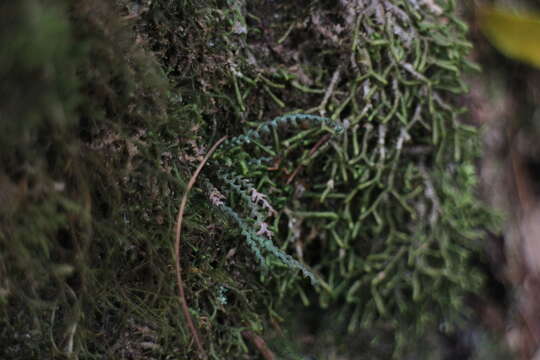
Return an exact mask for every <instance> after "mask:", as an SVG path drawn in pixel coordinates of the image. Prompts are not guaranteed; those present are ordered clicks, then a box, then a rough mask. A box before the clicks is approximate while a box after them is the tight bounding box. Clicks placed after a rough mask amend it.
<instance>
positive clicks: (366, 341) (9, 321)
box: [0, 0, 493, 359]
mask: <svg viewBox="0 0 540 360" xmlns="http://www.w3.org/2000/svg"><path fill="white" fill-rule="evenodd" d="M116 4H117V5H118V7H114V6H112V5H110V4H109V3H108V2H106V1H98V2H94V1H92V2H90V1H86V0H78V1H76V2H74V3H71V2H70V3H69V4H68V2H67V1H63V0H55V1H53V2H51V3H50V4H49V3H48V4H47V7H45V6H43V5H42V4H41V2H39V1H38V0H25V1H21V2H7V3H6V4H2V5H0V10H1V11H0V16H1V17H2V19H3V20H4V19H8V20H9V21H7V20H6V21H1V22H0V39H1V40H2V43H3V44H5V46H6V47H7V48H9V49H10V51H9V54H10V55H9V56H5V57H2V59H0V65H1V66H0V73H1V75H2V79H3V81H2V83H1V84H0V89H1V96H0V110H1V112H0V116H1V118H2V119H1V120H2V121H0V147H1V148H0V158H1V160H2V161H1V163H0V198H1V200H2V201H1V202H0V311H1V314H2V315H1V317H0V328H1V330H0V354H1V355H2V358H6V359H9V358H20V357H25V358H36V357H39V358H47V357H51V356H52V357H76V356H78V357H79V358H89V359H91V358H102V357H103V356H106V357H111V358H130V357H138V358H167V357H173V358H179V359H186V358H194V357H195V354H194V350H193V349H192V348H191V339H190V335H189V332H188V331H187V330H186V328H185V326H184V321H183V319H182V316H181V312H180V311H179V303H178V299H177V298H176V289H175V284H174V276H173V272H172V271H171V265H172V263H173V262H172V256H171V248H172V236H171V232H172V229H173V228H174V222H175V214H176V209H177V206H178V200H179V197H180V195H181V193H182V191H183V189H184V186H185V184H184V179H186V178H187V177H188V175H189V174H190V173H191V172H192V171H193V170H194V168H195V167H196V165H197V162H198V159H199V158H200V156H201V154H203V153H204V148H205V145H208V144H212V143H213V142H214V141H215V139H216V138H217V137H218V136H219V135H220V134H224V133H226V134H243V135H240V136H237V137H232V139H231V140H230V141H229V143H228V144H227V146H225V147H224V148H223V149H221V150H220V151H219V152H218V153H217V154H216V156H215V157H214V159H213V160H212V161H211V162H210V163H209V164H208V165H209V166H207V168H206V169H205V176H206V178H207V180H208V181H209V182H212V183H213V184H215V185H217V186H219V188H220V189H221V191H222V192H223V193H224V194H226V195H227V196H226V200H227V205H225V198H224V197H219V196H218V197H215V198H214V200H216V199H217V200H219V201H222V204H221V205H219V204H218V206H219V207H220V208H221V210H222V211H216V210H215V209H214V207H212V206H211V204H210V203H209V202H208V200H207V196H206V190H207V189H204V188H201V187H199V188H198V189H194V191H193V192H194V193H195V194H194V195H193V198H192V199H191V200H190V203H189V206H188V212H187V216H186V218H185V227H186V229H185V233H184V236H185V237H184V238H183V249H182V254H183V255H182V259H181V260H182V267H183V269H184V275H185V285H186V294H187V298H188V303H189V306H190V310H191V312H192V314H193V317H194V319H195V321H196V323H197V326H198V328H199V330H200V332H201V335H202V338H203V339H205V347H206V348H207V350H208V353H209V355H210V358H212V359H232V358H240V357H242V356H245V357H251V358H255V357H256V356H257V350H256V349H254V348H252V347H251V345H250V344H248V343H247V342H246V340H245V339H244V338H243V337H242V331H243V330H246V329H249V330H252V331H255V332H258V333H263V332H265V331H268V328H269V324H270V323H273V324H277V323H280V322H281V323H282V322H284V320H283V316H284V315H283V314H284V313H285V308H286V307H287V306H290V305H291V304H293V303H295V302H297V300H298V299H301V300H302V302H303V303H304V304H306V305H308V304H311V305H312V306H311V308H309V309H310V310H313V309H315V311H312V312H311V313H310V318H311V319H312V320H311V324H314V326H315V327H316V326H319V327H320V328H323V327H327V324H328V323H329V322H330V323H331V324H332V327H333V328H335V329H336V332H335V333H334V334H333V339H332V340H330V338H331V336H326V337H325V338H324V339H325V341H324V344H326V345H328V346H327V347H331V346H332V344H336V343H339V341H338V340H339V339H336V338H340V337H341V335H342V334H344V333H346V332H347V331H348V333H349V334H350V335H349V336H351V337H354V338H360V339H361V340H362V341H361V344H362V345H363V346H364V348H363V349H362V351H364V352H366V353H369V352H370V351H372V350H373V351H375V352H377V353H381V354H382V355H381V356H380V357H382V358H384V357H385V356H386V358H388V356H389V354H390V353H391V352H393V351H394V350H395V349H396V346H395V345H396V341H397V342H398V343H400V342H401V344H403V343H404V342H405V337H404V334H406V333H407V331H408V330H411V329H412V330H413V332H414V333H415V334H420V333H422V331H425V329H426V328H427V326H428V325H429V326H431V325H433V324H435V325H439V324H441V323H443V322H448V323H451V322H452V321H453V319H455V318H460V317H462V316H463V315H464V313H465V311H464V309H463V308H462V302H461V300H462V298H463V296H465V295H466V294H467V293H468V292H470V291H474V290H475V289H477V288H478V287H479V286H480V285H481V282H482V279H481V278H482V276H481V273H480V272H479V271H478V269H477V268H476V267H475V266H474V263H473V261H472V259H473V257H475V256H477V255H478V253H479V251H478V239H479V237H480V236H481V231H482V229H483V228H484V227H490V226H491V223H492V222H493V217H492V216H491V215H490V214H489V213H488V212H486V211H485V209H483V208H482V206H481V205H479V203H478V200H477V199H476V197H475V196H474V189H473V188H474V186H475V180H474V173H473V171H472V170H473V165H472V164H473V162H474V159H475V157H476V156H477V153H478V151H477V135H476V132H475V130H474V129H471V128H469V127H467V126H464V125H463V124H461V123H459V122H458V116H459V115H460V113H461V112H462V110H461V109H460V108H459V106H457V105H456V104H457V103H458V102H457V100H456V98H455V96H454V95H453V94H455V93H461V92H463V91H464V90H465V88H466V87H465V85H464V84H463V81H462V80H461V78H460V73H461V71H462V70H464V69H466V68H467V67H468V64H467V62H466V60H465V56H466V54H467V52H468V49H469V48H470V45H469V44H468V43H467V42H466V41H465V40H464V32H465V30H466V29H465V27H464V26H463V25H462V24H461V22H460V21H459V20H458V19H456V18H455V15H454V14H453V13H454V8H453V2H452V1H444V2H441V6H442V7H441V8H439V7H438V6H435V7H434V6H433V3H432V2H428V1H400V0H393V1H389V0H381V1H375V0H372V1H363V2H358V1H346V0H344V1H341V2H340V3H339V5H336V4H335V3H332V4H330V3H328V2H325V1H307V0H306V1H296V2H279V1H276V2H268V1H262V0H261V1H250V2H244V1H234V2H221V1H213V0H201V1H169V0H157V1H152V2H151V4H149V3H145V4H146V5H147V7H146V8H145V7H143V10H141V13H138V14H135V16H126V17H123V15H125V12H122V11H123V10H125V9H126V8H130V6H131V5H133V4H131V2H130V1H128V0H119V1H118V2H116ZM430 4H431V5H430ZM123 5H124V6H123ZM441 11H442V12H443V13H442V15H441V14H440V12H441ZM6 14H7V15H6ZM269 14H271V16H269ZM14 19H22V20H21V21H15V20H14ZM53 38H54V40H55V41H47V39H53ZM141 44H142V46H148V48H150V49H151V50H152V52H153V55H149V53H148V51H145V50H144V49H143V47H142V46H141ZM38 50H39V51H38ZM156 59H157V61H155V60H156ZM158 62H159V63H158ZM21 104H22V105H28V106H21ZM284 113H285V114H288V115H285V116H278V115H280V114H284ZM276 116H278V117H277V118H276ZM271 118H274V120H272V121H270V122H264V121H263V119H271ZM328 119H330V120H328ZM15 120H17V121H15ZM334 124H338V126H335V125H334ZM234 174H239V176H237V175H234ZM226 189H228V190H226ZM211 191H212V190H211ZM226 191H227V192H226ZM257 194H258V195H257ZM262 194H265V195H266V197H264V196H263V195H262ZM253 195H255V198H254V199H252V196H253ZM266 204H268V206H267V205H266ZM270 204H271V205H270ZM270 208H271V209H274V210H275V212H276V213H275V214H274V213H273V211H272V210H270ZM223 212H225V213H226V215H227V216H225V215H224V214H223ZM269 212H270V213H272V214H273V215H272V216H270V215H269ZM231 220H232V221H231ZM270 220H271V221H270ZM263 223H266V224H267V225H268V226H267V227H266V228H262V224H263ZM242 232H243V233H244V237H240V236H238V235H239V234H241V233H242ZM259 232H260V234H258V233H259ZM270 233H272V234H273V236H272V240H271V241H269V240H270V239H269V236H270V235H269V234H270ZM246 240H247V244H248V246H247V247H246V246H245V245H246ZM250 250H251V251H250ZM252 253H255V258H254V257H253V254H252ZM257 254H258V255H257ZM257 259H258V261H259V263H262V264H265V265H266V266H267V268H268V271H267V272H264V271H259V269H260V264H258V263H257ZM291 267H292V268H294V269H300V270H301V271H303V272H304V274H306V275H308V277H309V275H310V274H314V275H315V277H316V279H317V282H318V285H317V286H316V287H313V286H312V285H311V284H309V282H307V281H305V279H303V278H302V277H301V276H299V274H298V271H291V269H290V268H291ZM225 289H227V291H226V292H225ZM313 304H315V305H313ZM326 311H328V312H326ZM313 314H316V315H317V316H312V315H313ZM324 314H326V315H328V316H329V317H325V315H324ZM329 314H331V315H329ZM330 316H331V317H330ZM289 318H290V319H291V322H294V317H289ZM328 318H330V319H331V320H328ZM325 319H326V320H325ZM298 321H300V322H302V320H301V319H300V320H298ZM319 322H320V323H319ZM404 324H406V325H404ZM305 331H306V332H308V333H310V334H311V332H312V331H313V330H312V328H310V329H307V330H305ZM413 332H411V334H412V333H413ZM313 335H317V334H313ZM379 335H381V336H379ZM346 338H348V339H350V337H345V336H343V339H346ZM388 338H390V339H391V340H388ZM28 339H30V340H28ZM381 339H383V340H381ZM6 344H7V345H6ZM377 344H379V345H377ZM381 344H382V346H381ZM337 349H340V348H339V347H337ZM381 349H382V350H381ZM340 352H343V353H346V351H340ZM51 354H52V355H51ZM366 356H367V355H366Z"/></svg>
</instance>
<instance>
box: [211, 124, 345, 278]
mask: <svg viewBox="0 0 540 360" xmlns="http://www.w3.org/2000/svg"><path fill="white" fill-rule="evenodd" d="M304 123H308V124H309V123H311V124H316V125H320V126H321V127H322V128H324V129H325V130H326V131H328V132H330V133H332V134H339V133H341V132H342V131H343V130H344V127H343V126H341V125H340V124H338V123H336V122H334V121H332V120H331V119H329V118H325V117H321V116H316V115H308V114H289V115H284V116H280V117H277V118H275V119H273V120H270V121H267V122H265V123H262V124H260V125H259V126H258V127H257V128H256V129H252V130H248V131H247V132H246V134H243V135H240V136H237V137H234V138H232V139H230V140H228V141H226V142H225V143H224V145H223V150H222V151H221V153H220V154H217V155H216V158H218V159H225V160H227V161H225V165H223V163H222V164H220V165H222V168H221V169H220V171H219V173H218V179H219V180H220V181H221V182H222V183H223V184H224V186H226V187H228V189H229V191H228V194H231V196H237V197H239V198H240V199H241V200H242V204H243V210H244V211H242V210H239V211H237V210H235V209H233V208H231V207H230V206H228V205H227V204H226V203H225V199H226V196H225V195H223V193H221V192H220V191H219V190H218V189H217V188H216V187H215V186H214V185H212V184H211V183H210V182H208V184H207V187H208V196H209V198H210V201H211V202H212V204H213V205H214V206H216V207H218V208H219V209H220V210H221V211H223V212H224V213H225V214H227V215H228V216H229V217H230V218H231V219H233V220H234V222H236V224H237V225H238V226H239V227H240V231H241V233H242V235H243V236H244V237H245V240H246V243H247V245H248V246H249V248H250V250H251V252H252V253H253V254H254V255H255V257H256V258H257V261H258V262H259V264H260V265H261V266H262V268H263V269H267V266H268V265H267V261H266V257H265V255H271V256H273V257H274V258H276V259H278V260H279V261H280V262H281V263H282V264H284V265H286V266H287V267H289V268H291V269H298V270H300V271H301V272H302V274H303V275H304V276H305V277H306V278H309V279H310V281H311V283H312V284H313V285H316V284H317V283H318V280H317V278H316V276H315V275H314V274H313V273H312V272H311V271H310V270H309V269H308V268H307V267H306V266H305V265H304V264H302V263H301V262H299V261H297V260H296V259H294V258H293V257H292V256H290V255H288V254H286V253H285V252H283V251H282V250H280V249H279V248H278V247H277V246H276V245H275V244H274V243H273V241H272V237H273V235H274V232H273V231H272V226H271V225H270V224H269V221H268V220H269V219H270V218H271V217H273V216H275V215H276V214H277V211H276V210H275V209H274V208H273V206H272V205H271V204H270V201H269V200H268V197H267V196H266V195H265V194H263V193H261V192H259V191H258V190H257V188H256V187H255V186H254V185H253V184H252V183H251V182H250V181H249V180H248V179H246V178H245V177H243V176H241V175H238V174H237V173H236V171H235V170H234V164H235V163H236V162H237V161H235V160H237V159H236V158H235V157H236V156H237V155H238V154H237V152H235V150H238V149H243V147H244V146H246V145H248V144H251V143H260V142H261V139H262V138H263V137H264V136H265V135H269V134H271V133H272V131H273V130H277V129H278V127H279V126H280V125H282V126H288V127H293V128H298V127H299V126H300V125H301V124H304ZM243 150H245V149H243ZM271 161H272V158H271V157H259V158H254V159H250V160H248V161H247V163H246V164H247V166H249V167H250V168H258V167H261V166H264V164H267V163H269V162H271ZM242 212H245V213H246V214H247V213H249V215H248V216H242V215H240V213H242Z"/></svg>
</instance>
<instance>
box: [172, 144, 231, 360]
mask: <svg viewBox="0 0 540 360" xmlns="http://www.w3.org/2000/svg"><path fill="white" fill-rule="evenodd" d="M226 138H227V137H226V136H224V137H222V138H221V139H219V140H218V141H217V142H216V143H215V144H214V146H212V148H211V149H210V150H209V151H208V153H207V154H206V156H205V157H204V159H203V160H202V161H201V163H200V164H199V166H198V167H197V170H195V172H194V173H193V175H192V176H191V179H189V182H188V185H187V187H186V192H185V193H184V196H183V197H182V201H181V203H180V209H179V210H178V217H177V219H176V238H175V241H174V254H175V259H174V260H175V266H176V283H177V285H178V296H179V299H180V303H181V305H182V312H183V314H184V317H185V318H186V321H187V325H188V328H189V331H190V332H191V335H192V336H193V339H194V340H195V344H196V345H197V350H198V352H199V358H202V359H207V356H206V352H205V351H204V348H203V345H202V342H201V338H200V337H199V334H198V332H197V329H196V328H195V325H194V324H193V319H192V318H191V315H190V314H189V307H188V305H187V301H186V296H185V294H184V282H183V281H182V268H181V266H180V244H181V241H180V235H181V233H182V220H183V219H184V210H185V209H186V204H187V199H188V194H189V191H190V190H191V188H192V187H193V185H194V184H195V181H196V180H197V177H198V176H199V173H200V172H201V170H202V168H203V167H204V165H205V164H206V162H207V161H208V159H209V158H210V156H212V154H213V153H214V151H216V149H217V148H218V146H219V145H221V143H222V142H223V141H225V139H226Z"/></svg>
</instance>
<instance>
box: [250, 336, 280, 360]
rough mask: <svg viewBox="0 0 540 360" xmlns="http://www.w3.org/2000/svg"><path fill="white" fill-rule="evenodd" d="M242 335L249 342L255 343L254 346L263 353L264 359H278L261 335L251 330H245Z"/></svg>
mask: <svg viewBox="0 0 540 360" xmlns="http://www.w3.org/2000/svg"><path fill="white" fill-rule="evenodd" d="M242 335H243V336H244V337H245V338H246V339H248V340H249V341H251V342H252V343H253V345H255V347H256V348H257V350H259V352H260V353H261V355H262V357H263V358H264V359H265V360H274V359H275V358H276V357H275V356H274V353H273V352H272V350H270V348H269V347H268V345H266V342H265V341H264V339H263V338H262V337H260V336H259V335H257V334H255V333H254V332H253V331H251V330H244V331H242Z"/></svg>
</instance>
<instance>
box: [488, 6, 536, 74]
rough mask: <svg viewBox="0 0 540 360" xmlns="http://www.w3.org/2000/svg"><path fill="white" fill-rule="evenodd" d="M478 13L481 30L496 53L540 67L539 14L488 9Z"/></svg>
mask: <svg viewBox="0 0 540 360" xmlns="http://www.w3.org/2000/svg"><path fill="white" fill-rule="evenodd" d="M478 14H479V21H480V29H481V30H482V32H483V33H484V35H486V37H487V38H488V39H489V41H490V42H491V43H492V44H493V45H494V46H495V47H496V48H497V49H498V50H499V51H501V52H502V53H503V54H505V55H506V56H509V57H511V58H513V59H515V60H520V61H523V62H525V63H528V64H529V65H532V66H535V67H537V68H540V14H537V13H532V12H527V13H520V14H517V13H514V12H513V11H512V10H509V9H503V8H494V7H490V6H484V7H480V8H479V9H478Z"/></svg>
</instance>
